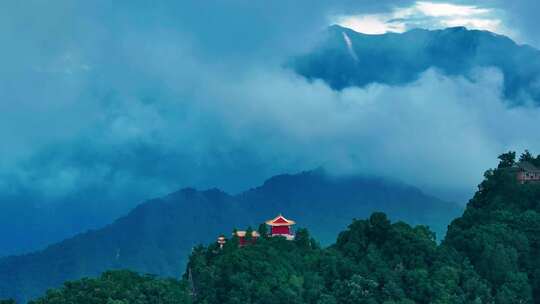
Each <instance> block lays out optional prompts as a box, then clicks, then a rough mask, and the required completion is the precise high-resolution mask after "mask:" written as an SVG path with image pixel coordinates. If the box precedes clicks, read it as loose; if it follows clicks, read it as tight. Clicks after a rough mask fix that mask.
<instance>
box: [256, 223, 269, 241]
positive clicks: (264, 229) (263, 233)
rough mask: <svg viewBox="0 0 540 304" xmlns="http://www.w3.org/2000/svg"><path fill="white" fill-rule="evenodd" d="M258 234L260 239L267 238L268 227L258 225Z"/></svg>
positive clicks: (263, 224)
mask: <svg viewBox="0 0 540 304" xmlns="http://www.w3.org/2000/svg"><path fill="white" fill-rule="evenodd" d="M258 230H259V234H260V235H261V237H263V238H264V237H267V236H268V227H267V226H266V223H262V224H260V225H259V229H258Z"/></svg>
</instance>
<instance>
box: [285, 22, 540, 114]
mask: <svg viewBox="0 0 540 304" xmlns="http://www.w3.org/2000/svg"><path fill="white" fill-rule="evenodd" d="M343 35H346V36H347V38H346V39H345V38H344V37H343ZM351 52H354V54H355V55H354V56H353V55H351ZM288 65H289V66H290V67H291V68H292V69H293V70H294V71H296V72H297V73H298V74H299V75H301V76H304V77H305V78H307V79H308V80H315V79H320V80H323V81H325V82H326V83H328V84H329V85H330V86H331V87H332V88H333V89H335V90H342V89H345V88H348V87H364V86H366V85H368V84H370V83H383V84H389V85H404V84H408V83H411V82H413V81H415V80H417V79H418V77H419V76H420V74H421V73H423V72H424V71H426V70H428V69H429V68H433V67H434V68H437V69H438V70H440V71H442V72H443V73H444V74H446V75H449V76H456V75H461V76H466V77H468V76H469V75H470V74H471V73H472V72H473V71H474V69H475V68H488V67H495V68H497V69H499V70H500V71H501V73H502V74H503V78H504V79H503V92H502V93H503V95H504V97H505V98H506V99H508V100H510V102H511V104H512V105H523V104H527V103H528V102H529V100H532V101H533V102H534V103H535V104H536V105H539V104H540V87H539V86H538V83H540V50H537V49H535V48H533V47H531V46H529V45H518V44H517V43H515V42H514V41H513V40H511V39H510V38H508V37H506V36H504V35H499V34H495V33H492V32H489V31H481V30H469V29H467V28H465V27H453V28H446V29H439V30H426V29H412V30H409V31H407V32H404V33H385V34H379V35H368V34H362V33H358V32H356V31H354V30H352V29H349V28H346V27H342V26H339V25H333V26H331V27H329V28H328V29H327V31H326V33H325V38H324V39H323V40H322V42H321V43H319V44H318V45H317V46H316V47H315V48H313V49H312V50H311V51H310V52H307V53H305V54H301V55H298V56H296V57H294V58H293V59H291V60H290V61H289V63H288Z"/></svg>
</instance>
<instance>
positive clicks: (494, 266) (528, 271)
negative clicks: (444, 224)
mask: <svg viewBox="0 0 540 304" xmlns="http://www.w3.org/2000/svg"><path fill="white" fill-rule="evenodd" d="M514 157H515V152H509V153H505V154H503V155H501V157H499V158H500V159H501V164H499V169H497V170H490V171H488V172H486V174H485V177H486V179H485V180H484V181H483V182H482V184H481V189H482V190H481V191H479V192H477V193H476V194H475V196H474V197H473V199H471V200H470V202H469V204H468V205H467V209H466V210H465V213H464V214H463V216H462V217H461V218H458V219H456V220H455V221H453V222H452V224H451V225H450V226H449V230H448V234H447V236H446V239H445V241H444V243H443V245H444V246H447V247H451V248H454V249H455V250H457V251H458V253H459V254H461V255H462V256H464V257H465V258H467V259H468V260H470V262H471V263H472V266H473V267H474V268H475V269H476V271H477V272H478V274H479V275H480V276H481V277H482V278H484V279H485V280H486V281H487V282H488V284H489V286H490V287H491V289H492V296H493V297H494V301H495V303H538V302H539V301H540V271H539V269H540V260H539V259H538V256H540V184H538V183H528V184H519V183H518V182H517V180H516V176H515V172H514V171H512V170H508V169H506V168H508V167H509V165H510V163H512V162H513V158H514ZM539 160H540V156H537V157H533V156H532V155H531V154H530V153H529V152H528V151H525V153H523V154H522V155H521V157H520V161H529V162H531V163H533V164H536V162H537V161H539Z"/></svg>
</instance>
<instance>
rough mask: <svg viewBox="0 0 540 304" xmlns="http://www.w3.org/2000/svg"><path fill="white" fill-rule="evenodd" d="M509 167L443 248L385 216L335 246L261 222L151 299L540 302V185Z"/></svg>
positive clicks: (352, 230)
mask: <svg viewBox="0 0 540 304" xmlns="http://www.w3.org/2000/svg"><path fill="white" fill-rule="evenodd" d="M500 160H501V162H500V164H499V166H498V168H497V169H493V170H488V171H487V172H486V174H485V180H484V181H483V182H482V183H481V185H480V187H479V189H480V190H479V191H478V192H477V193H476V194H475V196H474V197H473V198H472V199H471V200H470V202H469V204H468V205H467V209H466V211H465V213H464V214H463V216H461V217H459V218H457V219H456V220H454V221H453V222H452V224H451V225H450V227H449V231H448V234H447V237H446V238H445V240H444V241H443V242H442V244H438V243H437V242H436V241H435V236H434V233H433V232H432V231H431V230H430V229H429V228H428V227H426V226H422V225H420V226H415V227H413V226H410V225H408V224H406V223H404V222H401V221H398V222H391V221H390V219H389V218H388V217H387V216H386V215H385V214H384V213H380V212H376V213H373V214H372V215H371V216H370V217H369V218H368V219H365V220H359V219H354V220H353V221H352V223H351V224H350V225H349V226H348V228H347V229H346V230H345V231H342V232H341V233H339V235H338V236H337V240H336V242H335V243H334V244H333V245H331V246H329V247H323V246H320V244H319V243H318V242H317V240H315V239H314V238H312V237H311V236H310V234H309V232H308V230H307V229H299V230H298V231H297V233H296V238H295V240H294V241H287V240H285V239H284V238H279V237H274V238H272V237H267V236H266V234H265V230H266V226H265V225H261V226H260V227H259V232H260V233H261V235H263V236H262V237H261V238H258V239H257V240H256V241H254V242H248V245H246V246H239V240H238V239H237V238H236V237H233V238H229V240H228V242H227V243H226V244H225V246H224V247H223V248H220V247H219V245H218V244H215V243H213V244H210V245H208V246H202V245H201V246H197V247H196V248H194V249H193V252H192V253H191V256H190V258H189V263H188V265H187V268H186V271H185V274H184V276H183V279H182V280H181V281H180V282H175V281H170V280H169V281H167V280H156V281H155V284H157V285H152V286H154V287H155V286H159V288H158V289H159V291H151V290H152V289H145V288H149V287H144V288H143V289H142V290H146V291H144V292H143V294H145V296H148V294H159V295H166V294H169V295H170V294H171V292H175V295H174V296H173V297H175V298H176V301H177V303H200V304H203V303H205V304H210V303H230V304H233V303H276V304H277V303H298V304H300V303H313V304H323V303H324V304H329V303H351V304H352V303H366V304H368V303H369V304H371V303H373V304H375V303H385V304H391V303H396V304H397V303H401V304H412V303H425V304H428V303H440V304H442V303H471V304H472V303H474V304H476V303H495V304H506V303H540V292H539V291H540V263H539V260H538V256H539V255H540V214H539V212H540V183H538V182H531V183H520V182H518V180H517V178H516V172H517V170H518V169H517V168H518V167H517V166H515V165H516V160H515V153H513V152H509V153H506V154H503V155H501V156H500ZM520 161H526V162H529V163H531V164H533V166H534V165H538V164H540V156H538V157H533V156H531V155H530V154H529V153H528V152H527V153H524V154H523V155H522V156H521V157H520ZM248 235H249V234H248ZM107 276H113V277H116V278H119V280H117V281H115V280H108V281H107V283H106V286H107V287H104V288H103V291H102V289H101V287H99V288H94V289H92V288H88V286H101V285H99V284H105V283H103V282H101V281H102V280H104V278H107ZM133 276H135V277H137V276H136V275H135V274H129V273H127V274H126V273H124V272H112V273H108V274H106V275H105V276H104V277H102V278H101V279H99V280H97V281H96V280H87V279H85V280H82V281H78V282H71V283H67V284H66V285H65V287H63V288H62V289H59V290H55V291H49V293H48V294H47V295H46V296H45V297H43V298H40V299H38V300H36V302H34V303H39V304H45V303H72V302H69V301H73V299H78V301H79V302H80V303H96V304H97V303H104V302H99V300H96V299H97V298H99V297H101V298H99V299H104V296H103V295H102V294H106V295H108V296H109V297H110V299H109V298H107V299H108V301H109V302H107V303H127V302H129V300H128V297H129V296H131V294H129V295H128V294H125V293H122V291H124V290H125V289H129V288H131V287H128V285H126V284H125V282H124V280H131V279H130V278H133ZM123 277H126V279H123ZM143 278H146V280H149V279H150V278H148V277H143ZM100 280H101V281H100ZM89 282H90V283H89ZM167 282H168V283H167ZM168 284H172V285H168ZM135 285H136V284H135ZM122 286H123V287H122ZM129 286H131V284H130V285H129ZM172 287H174V288H173V290H172V291H169V289H168V288H172ZM137 288H139V287H137ZM141 288H142V287H141ZM110 290H117V292H110ZM137 290H141V289H137ZM137 292H138V291H137ZM97 294H100V295H102V296H99V297H98V296H97ZM77 297H78V298H77ZM114 301H120V302H114ZM122 301H124V302H122ZM126 301H127V302H126ZM141 301H142V302H140V303H154V302H152V301H151V300H141ZM163 303H168V302H163Z"/></svg>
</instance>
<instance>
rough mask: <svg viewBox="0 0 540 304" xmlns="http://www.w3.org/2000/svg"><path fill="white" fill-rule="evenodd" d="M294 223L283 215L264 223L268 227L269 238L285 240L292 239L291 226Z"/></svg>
mask: <svg viewBox="0 0 540 304" xmlns="http://www.w3.org/2000/svg"><path fill="white" fill-rule="evenodd" d="M294 224H296V222H295V221H293V220H289V219H286V218H285V217H284V216H283V215H281V214H280V215H278V216H276V217H275V218H273V219H271V220H268V221H266V225H268V226H270V236H282V237H285V238H286V239H287V240H293V239H294V233H293V230H292V226H293V225H294Z"/></svg>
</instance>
